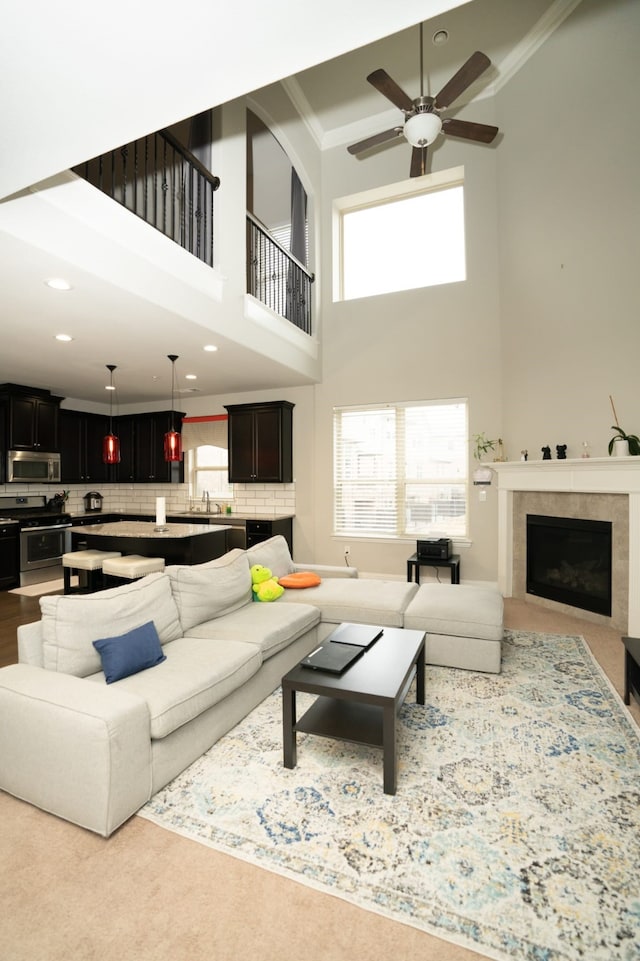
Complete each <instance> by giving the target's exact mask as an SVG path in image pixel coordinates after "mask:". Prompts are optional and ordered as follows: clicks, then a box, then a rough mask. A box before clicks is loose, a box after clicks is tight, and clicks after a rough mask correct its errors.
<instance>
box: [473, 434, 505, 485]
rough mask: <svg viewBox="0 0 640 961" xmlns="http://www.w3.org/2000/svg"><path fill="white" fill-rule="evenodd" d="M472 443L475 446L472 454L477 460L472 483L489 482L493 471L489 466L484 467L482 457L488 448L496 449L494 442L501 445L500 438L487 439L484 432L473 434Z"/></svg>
mask: <svg viewBox="0 0 640 961" xmlns="http://www.w3.org/2000/svg"><path fill="white" fill-rule="evenodd" d="M473 443H474V444H475V447H474V449H473V456H474V457H475V459H476V460H477V461H478V465H479V466H478V467H476V469H475V470H474V472H473V475H472V476H473V483H474V484H476V485H477V484H490V483H491V480H492V478H493V471H492V470H491V468H490V467H485V466H483V464H482V458H483V457H484V455H485V454H487V453H488V452H489V451H490V450H495V449H496V444H499V445H502V441H501V440H500V438H498V439H497V440H489V438H488V437H486V436H485V435H484V434H474V435H473Z"/></svg>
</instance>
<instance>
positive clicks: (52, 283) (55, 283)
mask: <svg viewBox="0 0 640 961" xmlns="http://www.w3.org/2000/svg"><path fill="white" fill-rule="evenodd" d="M45 284H46V285H47V287H51V289H52V290H73V287H72V286H71V284H70V283H69V281H68V280H64V279H63V278H62V277H51V278H50V280H45Z"/></svg>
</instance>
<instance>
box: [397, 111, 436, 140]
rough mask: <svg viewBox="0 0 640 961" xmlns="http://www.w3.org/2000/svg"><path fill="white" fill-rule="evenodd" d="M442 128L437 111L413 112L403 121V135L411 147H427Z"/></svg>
mask: <svg viewBox="0 0 640 961" xmlns="http://www.w3.org/2000/svg"><path fill="white" fill-rule="evenodd" d="M441 130H442V121H441V120H440V117H439V116H438V114H437V113H414V114H413V116H412V117H409V119H408V120H406V121H405V125H404V135H405V137H406V139H407V140H408V141H409V143H410V144H411V146H412V147H428V146H429V144H432V143H433V141H434V140H435V139H436V137H437V136H438V134H439V133H440V131H441Z"/></svg>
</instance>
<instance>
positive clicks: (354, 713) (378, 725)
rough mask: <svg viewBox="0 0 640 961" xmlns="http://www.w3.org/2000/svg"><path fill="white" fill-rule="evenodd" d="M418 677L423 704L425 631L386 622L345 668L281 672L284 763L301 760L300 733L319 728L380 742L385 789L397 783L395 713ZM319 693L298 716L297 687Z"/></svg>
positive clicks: (377, 744)
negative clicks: (341, 671) (333, 671)
mask: <svg viewBox="0 0 640 961" xmlns="http://www.w3.org/2000/svg"><path fill="white" fill-rule="evenodd" d="M414 675H415V677H416V702H417V703H418V704H424V632H423V631H406V630H404V629H402V628H398V627H385V628H384V634H383V635H382V637H381V638H380V639H379V640H378V641H376V643H375V644H374V645H373V647H371V648H369V650H368V651H366V652H365V653H364V654H363V655H362V657H360V658H359V659H358V660H357V661H355V663H354V664H352V665H351V666H350V667H348V668H347V670H346V671H345V672H344V674H340V675H335V674H328V673H325V672H323V671H313V670H310V669H309V668H308V667H302V666H301V665H300V664H298V665H297V666H296V667H294V668H293V669H292V670H291V671H289V673H288V674H285V676H284V677H283V678H282V726H283V742H284V766H285V767H288V768H294V767H295V766H296V763H297V750H296V733H297V732H298V731H301V732H303V733H305V734H319V735H321V736H322V737H333V738H336V739H338V740H341V741H352V742H354V743H356V744H368V745H372V746H374V747H381V748H382V757H383V772H384V773H383V786H384V793H385V794H395V793H396V786H397V754H396V719H397V716H398V712H399V710H400V708H401V707H402V704H403V702H404V699H405V698H406V696H407V693H408V691H409V687H410V685H411V682H412V680H413V677H414ZM297 691H303V692H305V693H308V694H317V695H318V698H317V699H316V700H315V701H314V703H313V704H312V705H311V707H310V708H309V710H308V711H307V712H306V713H305V714H304V715H303V716H302V717H301V718H300V720H296V692H297Z"/></svg>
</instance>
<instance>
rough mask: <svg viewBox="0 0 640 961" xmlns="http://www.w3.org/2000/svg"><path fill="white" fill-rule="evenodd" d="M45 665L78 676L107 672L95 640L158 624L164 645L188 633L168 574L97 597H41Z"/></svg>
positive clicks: (118, 588)
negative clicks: (180, 617) (183, 627)
mask: <svg viewBox="0 0 640 961" xmlns="http://www.w3.org/2000/svg"><path fill="white" fill-rule="evenodd" d="M40 610H41V611H42V638H43V658H44V667H45V668H46V669H47V670H48V671H61V672H62V673H64V674H74V675H75V676H76V677H87V676H88V675H89V674H95V673H96V671H100V670H101V668H102V665H101V661H100V655H99V654H98V652H97V651H96V649H95V647H94V646H93V642H94V641H97V640H99V638H101V637H112V636H115V635H118V634H124V633H126V632H127V631H130V630H132V629H133V628H134V627H139V626H140V624H144V623H145V622H146V621H149V620H153V623H154V624H155V628H156V630H157V632H158V637H159V638H160V643H161V644H166V643H168V642H169V641H173V640H175V638H177V637H180V636H181V634H182V628H181V626H180V619H179V617H178V609H177V607H176V604H175V601H174V600H173V595H172V594H171V584H170V582H169V578H168V577H167V575H166V574H149V575H148V576H147V577H143V578H141V579H140V580H139V581H133V582H132V583H131V584H124V585H123V586H122V587H113V588H111V589H110V590H108V591H99V592H98V593H96V594H58V595H50V596H44V597H41V598H40Z"/></svg>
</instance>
